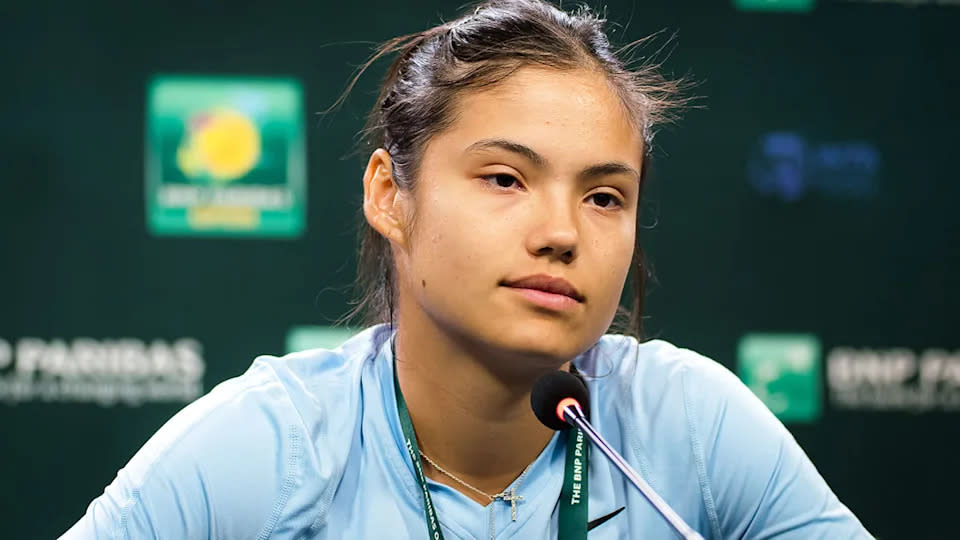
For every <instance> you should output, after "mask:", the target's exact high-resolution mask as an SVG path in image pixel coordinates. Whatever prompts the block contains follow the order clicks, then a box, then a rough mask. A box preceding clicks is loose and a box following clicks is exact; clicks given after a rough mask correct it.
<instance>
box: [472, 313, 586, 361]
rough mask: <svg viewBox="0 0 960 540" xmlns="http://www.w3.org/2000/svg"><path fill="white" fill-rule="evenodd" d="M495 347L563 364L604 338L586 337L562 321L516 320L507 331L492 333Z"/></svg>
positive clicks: (512, 353) (581, 331) (511, 352)
mask: <svg viewBox="0 0 960 540" xmlns="http://www.w3.org/2000/svg"><path fill="white" fill-rule="evenodd" d="M492 334H493V335H492V336H491V340H490V341H491V344H492V345H494V347H495V348H497V349H500V350H502V351H505V352H507V351H509V354H511V355H516V356H521V357H526V358H529V359H531V360H542V361H544V362H545V363H548V364H558V365H559V364H563V363H564V362H567V361H569V360H571V359H573V358H574V357H576V356H577V355H579V354H581V353H583V352H584V351H585V350H587V349H589V348H590V347H591V346H592V345H593V344H594V343H596V341H597V339H599V337H600V336H592V335H586V332H584V329H583V328H577V329H573V328H570V325H569V324H562V323H560V322H559V321H544V320H532V321H525V320H514V321H512V322H511V324H510V326H509V327H507V328H501V329H495V330H494V331H493V332H492Z"/></svg>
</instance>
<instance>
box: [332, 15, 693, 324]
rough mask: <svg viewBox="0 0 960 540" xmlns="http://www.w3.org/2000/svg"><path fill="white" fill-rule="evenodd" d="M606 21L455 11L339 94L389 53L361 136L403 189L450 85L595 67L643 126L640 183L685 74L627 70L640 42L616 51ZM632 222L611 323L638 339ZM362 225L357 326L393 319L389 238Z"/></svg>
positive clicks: (439, 122)
mask: <svg viewBox="0 0 960 540" xmlns="http://www.w3.org/2000/svg"><path fill="white" fill-rule="evenodd" d="M605 23H606V21H605V20H603V19H601V18H600V17H598V16H597V15H594V14H593V13H591V12H590V10H589V9H587V8H585V7H581V8H580V9H579V10H578V11H577V12H575V13H567V12H564V11H562V10H560V9H558V8H556V7H554V6H553V5H551V4H549V3H547V2H545V1H542V0H490V1H487V2H484V3H482V4H479V5H478V6H477V7H476V8H475V9H474V10H472V11H470V12H469V13H467V14H465V15H463V16H462V17H460V18H458V19H455V20H453V21H450V22H447V23H444V24H441V25H439V26H436V27H433V28H431V29H429V30H426V31H423V32H420V33H416V34H410V35H405V36H401V37H397V38H394V39H392V40H390V41H388V42H386V43H384V44H383V45H381V46H380V48H379V49H378V50H377V52H376V53H375V54H374V55H373V56H372V57H371V58H370V59H369V60H368V61H367V62H366V63H365V64H364V65H362V66H361V67H360V69H359V70H358V73H357V75H356V76H355V77H354V78H353V80H352V81H351V82H350V84H349V85H348V87H347V90H346V91H345V92H344V96H345V95H346V94H347V93H349V91H350V89H351V88H352V87H353V85H354V84H355V83H356V81H357V78H359V76H360V75H361V74H362V73H363V72H364V71H365V70H366V69H367V68H368V67H369V66H370V65H371V64H373V63H374V62H375V61H377V60H378V59H380V58H382V57H384V56H387V55H390V54H393V53H397V57H396V59H395V60H394V61H393V64H392V65H391V66H390V68H389V70H388V71H387V75H386V78H385V80H384V82H383V85H382V87H381V90H380V95H379V97H378V99H377V103H376V104H375V105H374V106H373V109H372V110H371V111H370V114H369V118H368V120H367V125H366V128H365V130H364V139H365V142H366V144H367V145H369V147H370V149H373V148H378V147H382V148H384V149H386V150H387V152H389V154H390V157H391V159H392V165H393V176H394V180H395V182H397V184H398V185H399V187H400V188H401V189H407V190H409V189H413V187H414V179H415V178H416V175H417V167H418V164H419V162H420V158H421V157H422V155H423V151H424V148H425V146H426V144H427V142H428V141H429V140H430V138H431V137H433V136H434V135H436V134H437V133H439V132H441V131H443V130H444V129H445V128H447V127H448V126H449V125H450V124H451V123H452V122H453V121H454V108H455V106H456V99H455V98H456V97H457V96H458V95H459V93H461V92H463V91H467V90H469V89H476V88H482V87H487V86H491V85H495V84H497V83H498V82H500V81H502V80H504V79H506V78H507V77H509V76H510V75H511V74H512V73H514V72H516V71H517V70H518V69H520V68H522V67H525V66H530V65H537V66H545V67H550V68H554V69H559V70H571V69H577V68H586V69H592V70H596V71H598V72H601V73H603V74H605V75H606V76H607V77H608V78H609V80H610V81H611V83H612V85H611V86H612V88H613V89H614V90H615V91H616V93H617V94H618V97H619V98H620V99H621V101H622V103H623V104H624V106H625V109H626V110H627V111H629V112H630V113H631V114H630V116H631V120H632V122H633V124H634V126H635V127H636V128H637V129H638V130H640V131H641V132H642V134H643V139H644V141H645V143H644V145H645V148H644V162H643V168H642V173H641V179H640V182H641V189H642V187H643V184H644V179H645V177H646V173H647V171H648V168H649V156H650V144H651V141H652V140H653V134H654V127H655V126H657V125H658V124H661V123H663V122H665V121H668V120H671V119H672V111H673V110H674V109H675V108H677V107H678V106H679V105H681V104H682V102H683V101H684V98H681V97H679V93H680V92H679V91H680V90H681V89H682V87H683V85H684V82H683V81H674V80H667V79H666V78H664V77H663V76H662V75H660V73H659V70H658V68H659V66H658V65H657V64H655V63H650V62H648V63H646V64H643V65H641V66H640V67H638V68H637V69H634V70H630V69H629V68H628V63H627V62H625V61H624V60H621V59H620V58H618V56H617V55H618V54H620V53H623V52H625V51H626V52H629V51H631V50H633V49H634V48H635V47H636V46H637V45H639V44H641V43H642V42H643V41H644V40H640V41H637V42H634V43H631V44H630V45H628V46H626V47H624V48H623V49H621V50H620V51H616V52H615V51H613V50H612V49H611V46H610V42H609V40H608V39H607V36H606V34H605V32H604V25H605ZM341 99H342V97H341ZM638 213H639V209H638ZM640 226H641V221H640V216H637V228H638V230H637V245H636V247H635V248H634V255H633V261H632V263H631V266H632V267H631V271H630V279H629V280H628V286H629V290H630V291H631V292H632V294H633V305H632V306H631V307H630V309H629V311H628V312H625V311H624V310H623V309H622V308H621V310H620V311H619V319H620V324H621V325H624V326H625V327H623V328H619V330H620V331H623V332H625V333H629V334H632V335H635V336H637V337H640V335H641V333H642V321H641V314H642V311H643V299H644V291H645V285H646V282H647V279H648V277H649V274H648V271H647V266H646V264H645V261H644V257H643V251H642V249H641V247H640V235H639V232H640V231H639V228H640ZM361 229H362V230H361V239H360V253H359V260H358V265H357V266H358V268H357V269H358V272H357V287H358V289H359V293H360V298H359V299H358V301H357V302H356V306H355V307H354V309H353V310H352V312H351V313H350V314H349V315H348V317H354V316H357V315H361V316H363V322H364V323H365V324H376V323H383V322H390V323H392V322H393V318H394V303H395V295H396V292H395V288H396V276H395V272H396V269H395V267H394V263H393V254H392V251H391V248H390V244H389V242H388V241H387V240H386V239H385V238H383V237H382V236H381V235H380V234H379V233H378V232H377V231H376V230H374V229H373V228H372V227H371V226H370V225H369V224H368V223H366V221H365V220H364V221H362V222H361ZM624 318H626V321H623V319H624Z"/></svg>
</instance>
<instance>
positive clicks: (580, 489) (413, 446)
mask: <svg viewBox="0 0 960 540" xmlns="http://www.w3.org/2000/svg"><path fill="white" fill-rule="evenodd" d="M393 386H394V390H395V393H396V395H397V413H398V414H399V416H400V427H401V428H402V429H403V438H404V446H406V448H407V453H408V454H409V455H410V462H411V463H412V464H413V471H414V474H415V476H416V477H417V483H418V484H419V485H420V493H421V494H422V495H423V514H424V517H425V518H426V521H427V536H428V538H430V539H432V540H443V531H441V530H440V520H439V518H438V517H437V509H436V507H434V506H433V501H432V500H431V499H430V489H429V487H428V486H427V477H426V475H424V474H423V463H422V462H421V461H420V448H419V447H418V446H417V434H416V432H415V431H414V430H413V421H412V420H410V411H409V410H408V409H407V401H406V400H405V399H403V393H402V392H401V391H400V378H399V377H397V366H396V360H394V365H393ZM589 447H590V443H589V442H588V441H587V439H586V437H584V435H583V432H582V431H580V430H579V429H576V430H569V431H567V460H566V468H565V469H564V472H563V490H562V491H561V492H560V515H559V517H558V525H559V528H560V534H559V535H558V538H559V540H586V538H587V500H588V499H589V496H588V491H587V460H588V455H589ZM491 504H493V503H491Z"/></svg>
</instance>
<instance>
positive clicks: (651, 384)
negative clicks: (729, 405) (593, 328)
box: [583, 334, 749, 406]
mask: <svg viewBox="0 0 960 540" xmlns="http://www.w3.org/2000/svg"><path fill="white" fill-rule="evenodd" d="M584 356H585V358H584V360H583V363H584V365H585V367H586V368H587V370H588V372H589V373H590V374H591V375H595V376H597V377H598V378H600V379H603V378H608V379H611V380H612V381H613V382H614V384H616V385H617V386H619V389H620V390H621V391H625V392H628V393H629V394H631V395H634V396H636V397H640V398H642V397H644V396H647V397H649V398H650V399H654V400H660V399H662V398H663V397H665V396H666V395H676V397H678V398H680V399H683V400H684V401H689V403H690V405H691V406H693V405H700V406H705V405H709V404H710V403H718V402H719V401H722V400H723V399H724V397H725V396H727V395H729V394H731V393H733V394H739V393H741V391H742V390H746V391H747V392H749V390H747V389H746V387H745V386H743V384H742V383H741V382H740V380H739V379H738V378H737V377H736V376H735V375H734V374H733V373H731V372H730V370H729V369H727V368H726V367H725V366H724V365H723V364H720V363H719V362H716V361H714V360H712V359H710V358H708V357H706V356H704V355H702V354H699V353H697V352H695V351H692V350H690V349H684V348H681V347H677V346H676V345H673V344H672V343H669V342H667V341H663V340H659V339H656V340H650V341H645V342H640V341H638V340H637V339H636V338H633V337H630V336H622V335H614V334H608V335H605V336H603V338H601V339H600V341H599V342H598V343H597V345H596V346H594V347H593V348H592V349H591V350H590V351H588V352H587V353H586V354H585V355H584ZM707 390H709V391H707Z"/></svg>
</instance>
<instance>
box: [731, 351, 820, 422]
mask: <svg viewBox="0 0 960 540" xmlns="http://www.w3.org/2000/svg"><path fill="white" fill-rule="evenodd" d="M737 372H738V373H739V374H740V378H741V379H742V380H743V382H744V383H745V384H746V385H747V386H749V387H750V390H752V391H753V393H754V394H756V395H757V397H759V398H760V400H761V401H763V402H764V403H765V404H766V405H767V407H768V408H769V409H770V410H771V411H772V412H773V413H774V414H775V415H777V417H778V418H780V419H781V420H783V421H785V422H791V421H792V422H812V421H815V420H817V418H819V417H820V410H821V406H820V341H819V340H818V339H817V337H816V336H813V335H809V334H747V335H745V336H743V338H741V339H740V343H739V345H738V347H737Z"/></svg>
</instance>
